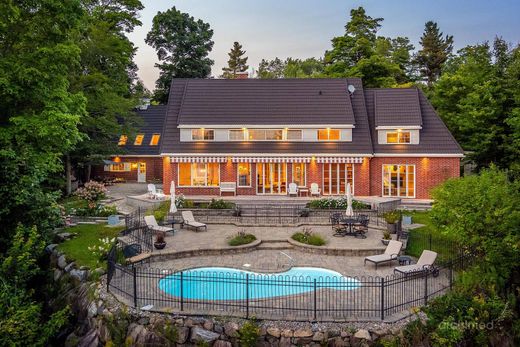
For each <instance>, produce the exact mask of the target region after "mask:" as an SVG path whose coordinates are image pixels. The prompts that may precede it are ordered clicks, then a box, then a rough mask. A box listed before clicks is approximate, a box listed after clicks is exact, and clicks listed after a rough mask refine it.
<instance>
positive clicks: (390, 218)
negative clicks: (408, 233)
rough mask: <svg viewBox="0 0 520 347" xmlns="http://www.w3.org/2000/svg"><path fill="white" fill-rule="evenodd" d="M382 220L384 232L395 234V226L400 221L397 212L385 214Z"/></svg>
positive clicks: (399, 214) (399, 215)
mask: <svg viewBox="0 0 520 347" xmlns="http://www.w3.org/2000/svg"><path fill="white" fill-rule="evenodd" d="M384 218H385V221H386V230H388V231H389V232H390V233H392V234H395V233H396V232H397V227H398V226H397V224H398V223H399V222H400V221H401V213H400V212H399V211H397V210H393V211H390V212H386V213H385V214H384Z"/></svg>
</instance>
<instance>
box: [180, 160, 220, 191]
mask: <svg viewBox="0 0 520 347" xmlns="http://www.w3.org/2000/svg"><path fill="white" fill-rule="evenodd" d="M178 181H179V186H194V187H214V186H218V185H219V184H220V175H219V164H218V163H179V180H178Z"/></svg>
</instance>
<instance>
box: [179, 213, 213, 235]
mask: <svg viewBox="0 0 520 347" xmlns="http://www.w3.org/2000/svg"><path fill="white" fill-rule="evenodd" d="M182 219H183V221H182V224H181V228H182V227H184V226H185V225H187V226H189V227H192V228H195V231H199V229H204V231H208V227H207V225H206V224H204V223H200V222H197V221H196V220H195V218H194V217H193V212H191V211H182Z"/></svg>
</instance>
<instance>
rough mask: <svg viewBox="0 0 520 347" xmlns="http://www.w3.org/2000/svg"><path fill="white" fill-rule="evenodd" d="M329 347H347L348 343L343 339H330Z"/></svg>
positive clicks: (337, 337)
mask: <svg viewBox="0 0 520 347" xmlns="http://www.w3.org/2000/svg"><path fill="white" fill-rule="evenodd" d="M327 346H328V347H347V346H348V343H347V342H345V341H344V340H343V339H342V338H341V337H339V336H336V337H333V338H332V339H329V341H328V343H327Z"/></svg>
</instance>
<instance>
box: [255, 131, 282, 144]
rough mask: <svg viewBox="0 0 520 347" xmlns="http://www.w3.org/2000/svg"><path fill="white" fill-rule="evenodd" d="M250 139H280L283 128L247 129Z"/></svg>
mask: <svg viewBox="0 0 520 347" xmlns="http://www.w3.org/2000/svg"><path fill="white" fill-rule="evenodd" d="M248 135H249V136H248V138H249V140H250V141H282V140H283V129H249V130H248Z"/></svg>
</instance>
